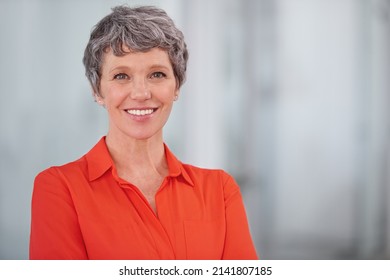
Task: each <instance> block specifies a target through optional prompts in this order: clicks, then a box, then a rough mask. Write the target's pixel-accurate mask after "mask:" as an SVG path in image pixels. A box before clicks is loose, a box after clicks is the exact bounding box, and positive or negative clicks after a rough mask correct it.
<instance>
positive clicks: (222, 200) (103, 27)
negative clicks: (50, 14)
mask: <svg viewBox="0 0 390 280" xmlns="http://www.w3.org/2000/svg"><path fill="white" fill-rule="evenodd" d="M187 58H188V53H187V48H186V44H185V42H184V38H183V34H182V33H181V32H180V31H179V30H178V29H177V28H176V27H175V25H174V23H173V22H172V20H171V19H170V18H169V17H168V16H167V14H166V13H165V12H164V11H162V10H160V9H158V8H155V7H138V8H129V7H126V6H119V7H116V8H113V12H112V13H111V14H109V15H108V16H106V17H105V18H103V19H102V20H101V21H100V22H99V23H98V24H97V25H96V26H95V28H94V30H93V31H92V33H91V36H90V40H89V42H88V44H87V47H86V50H85V54H84V59H83V62H84V65H85V68H86V75H87V77H88V79H89V82H90V83H91V86H92V89H93V93H94V98H95V100H96V101H97V103H98V104H100V105H101V106H103V107H104V108H105V109H106V110H107V113H108V118H109V128H108V133H107V135H106V136H105V137H103V138H102V139H101V140H100V141H99V142H98V143H97V144H96V145H95V146H94V147H93V148H92V149H91V150H90V151H89V152H88V153H87V154H86V155H84V156H83V157H81V158H80V159H79V160H76V161H74V162H71V163H68V164H66V165H63V166H57V167H51V168H49V169H47V170H45V171H43V172H41V173H40V174H39V175H38V176H37V177H36V179H35V184H34V192H33V199H32V222H31V237H30V258H31V259H256V258H257V255H256V252H255V249H254V246H253V242H252V239H251V236H250V233H249V229H248V223H247V218H246V214H245V210H244V206H243V202H242V198H241V194H240V191H239V188H238V186H237V184H236V183H235V181H234V179H233V178H232V177H231V176H229V175H228V174H227V173H225V172H224V171H222V170H206V169H201V168H198V167H194V166H191V165H188V164H183V163H181V162H180V161H179V160H178V159H177V158H176V157H175V156H174V155H173V154H172V152H171V151H170V150H169V149H168V147H167V146H166V145H165V144H164V141H163V133H162V130H163V127H164V125H165V123H166V121H167V120H168V117H169V114H170V112H171V109H172V106H173V102H174V101H175V100H177V99H178V96H179V90H180V87H181V85H182V84H183V82H184V80H185V71H186V63H187Z"/></svg>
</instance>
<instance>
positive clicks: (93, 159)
mask: <svg viewBox="0 0 390 280" xmlns="http://www.w3.org/2000/svg"><path fill="white" fill-rule="evenodd" d="M164 149H165V157H166V159H167V163H168V170H169V174H168V176H169V177H179V176H181V177H183V178H184V180H185V181H186V182H187V183H188V184H189V185H191V186H194V183H193V181H192V180H191V177H190V176H189V174H188V172H187V171H186V169H185V168H184V166H183V164H182V163H181V162H180V161H179V160H178V159H177V158H176V157H175V155H174V154H173V153H172V152H171V151H170V150H169V148H168V146H167V145H166V144H165V143H164ZM85 157H86V159H87V164H88V176H89V180H90V181H93V180H96V179H97V178H99V177H101V176H103V174H104V173H106V172H107V171H108V170H109V169H111V168H113V167H114V163H113V160H112V158H111V155H110V153H109V151H108V148H107V145H106V137H105V136H103V137H102V138H101V139H100V140H99V142H98V143H97V144H96V145H95V146H94V147H93V148H92V149H91V150H90V151H89V152H88V153H87V154H86V155H85ZM114 168H115V167H114Z"/></svg>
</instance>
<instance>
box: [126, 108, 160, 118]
mask: <svg viewBox="0 0 390 280" xmlns="http://www.w3.org/2000/svg"><path fill="white" fill-rule="evenodd" d="M156 110H157V109H152V108H149V109H128V110H125V111H126V112H127V113H128V114H130V115H132V116H138V117H142V116H148V115H151V114H153V113H154V112H155V111H156Z"/></svg>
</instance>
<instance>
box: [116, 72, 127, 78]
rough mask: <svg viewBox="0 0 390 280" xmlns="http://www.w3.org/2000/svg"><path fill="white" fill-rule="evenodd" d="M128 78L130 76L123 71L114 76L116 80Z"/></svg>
mask: <svg viewBox="0 0 390 280" xmlns="http://www.w3.org/2000/svg"><path fill="white" fill-rule="evenodd" d="M127 78H128V76H127V75H126V74H123V73H119V74H116V75H115V76H114V79H115V80H125V79H127Z"/></svg>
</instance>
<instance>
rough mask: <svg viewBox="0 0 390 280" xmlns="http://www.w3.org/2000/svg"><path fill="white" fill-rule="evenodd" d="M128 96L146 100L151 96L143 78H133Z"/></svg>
mask: <svg viewBox="0 0 390 280" xmlns="http://www.w3.org/2000/svg"><path fill="white" fill-rule="evenodd" d="M130 98H131V99H134V100H147V99H150V98H151V92H150V90H149V88H148V86H147V82H146V81H145V80H144V79H134V80H133V82H132V87H131V89H130Z"/></svg>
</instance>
